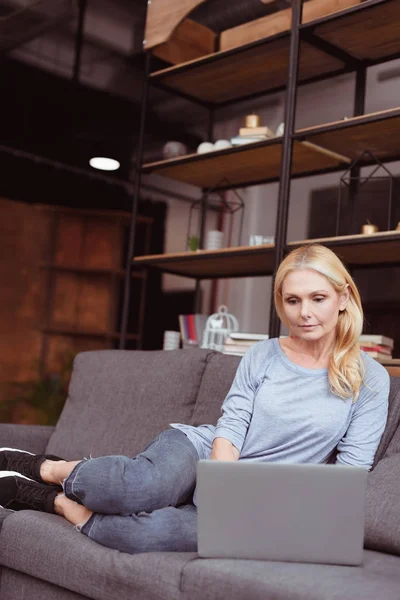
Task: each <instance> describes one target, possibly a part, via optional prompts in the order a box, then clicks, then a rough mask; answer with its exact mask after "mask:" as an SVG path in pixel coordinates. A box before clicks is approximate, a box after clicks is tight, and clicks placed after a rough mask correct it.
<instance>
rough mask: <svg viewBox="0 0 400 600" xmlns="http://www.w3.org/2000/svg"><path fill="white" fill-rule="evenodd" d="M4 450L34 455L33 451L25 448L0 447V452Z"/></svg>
mask: <svg viewBox="0 0 400 600" xmlns="http://www.w3.org/2000/svg"><path fill="white" fill-rule="evenodd" d="M5 450H11V451H12V452H23V453H24V454H30V455H31V456H35V455H34V453H33V452H28V451H27V450H21V449H20V448H0V452H3V451H5Z"/></svg>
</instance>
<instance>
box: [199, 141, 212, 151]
mask: <svg viewBox="0 0 400 600" xmlns="http://www.w3.org/2000/svg"><path fill="white" fill-rule="evenodd" d="M213 150H214V144H212V143H211V142H202V143H201V144H200V146H199V147H198V148H197V154H205V152H212V151H213Z"/></svg>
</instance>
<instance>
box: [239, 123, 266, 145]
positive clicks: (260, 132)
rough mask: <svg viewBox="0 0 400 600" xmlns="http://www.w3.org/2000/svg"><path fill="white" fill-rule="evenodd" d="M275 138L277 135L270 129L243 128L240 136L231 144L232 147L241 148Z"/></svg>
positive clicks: (240, 130)
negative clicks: (244, 145) (243, 145)
mask: <svg viewBox="0 0 400 600" xmlns="http://www.w3.org/2000/svg"><path fill="white" fill-rule="evenodd" d="M273 137H275V134H274V132H273V131H272V130H271V129H270V128H269V127H241V128H240V129H239V135H236V136H235V137H233V138H231V144H232V146H241V145H242V144H251V143H252V142H262V141H264V140H269V139H271V138H273Z"/></svg>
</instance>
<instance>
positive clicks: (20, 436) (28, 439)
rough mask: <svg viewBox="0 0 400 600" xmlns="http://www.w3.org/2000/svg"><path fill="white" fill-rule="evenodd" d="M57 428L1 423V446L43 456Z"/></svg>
mask: <svg viewBox="0 0 400 600" xmlns="http://www.w3.org/2000/svg"><path fill="white" fill-rule="evenodd" d="M54 429H55V427H48V426H46V425H14V424H11V423H0V445H1V446H2V447H5V448H18V449H20V450H27V451H28V452H33V453H34V454H43V453H44V451H45V450H46V446H47V443H48V441H49V439H50V436H51V434H52V433H53V431H54Z"/></svg>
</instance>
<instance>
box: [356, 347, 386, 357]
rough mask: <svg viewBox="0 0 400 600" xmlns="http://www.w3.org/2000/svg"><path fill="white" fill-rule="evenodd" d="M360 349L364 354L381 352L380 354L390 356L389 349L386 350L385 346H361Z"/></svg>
mask: <svg viewBox="0 0 400 600" xmlns="http://www.w3.org/2000/svg"><path fill="white" fill-rule="evenodd" d="M360 348H361V350H364V351H365V352H382V354H387V355H388V356H391V354H392V351H391V350H390V348H387V347H386V346H364V345H363V344H361V346H360Z"/></svg>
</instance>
